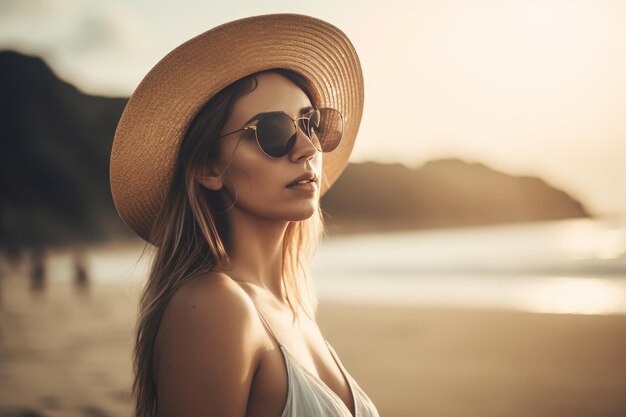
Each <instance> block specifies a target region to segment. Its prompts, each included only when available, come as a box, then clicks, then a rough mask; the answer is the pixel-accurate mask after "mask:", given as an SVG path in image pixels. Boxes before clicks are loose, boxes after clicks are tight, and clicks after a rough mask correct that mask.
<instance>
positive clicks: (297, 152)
mask: <svg viewBox="0 0 626 417" xmlns="http://www.w3.org/2000/svg"><path fill="white" fill-rule="evenodd" d="M317 152H319V151H318V150H317V148H316V147H315V145H313V142H311V139H309V137H308V136H307V134H306V133H304V131H303V130H302V127H301V126H297V129H296V143H295V145H294V146H293V149H292V150H291V153H290V154H289V158H290V159H291V160H292V162H298V161H299V160H300V159H302V158H305V159H312V158H313V157H315V155H316V154H317Z"/></svg>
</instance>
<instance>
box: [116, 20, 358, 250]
mask: <svg viewBox="0 0 626 417" xmlns="http://www.w3.org/2000/svg"><path fill="white" fill-rule="evenodd" d="M270 68H285V69H289V70H292V71H294V72H297V73H299V74H300V75H302V76H303V77H304V78H305V79H306V80H307V82H308V84H309V88H310V90H311V93H312V95H313V98H314V100H315V102H316V104H317V105H318V106H320V107H333V108H336V109H337V110H339V111H340V112H341V113H342V114H343V115H344V118H345V120H344V121H345V127H344V137H343V139H342V142H341V144H340V145H339V146H338V147H337V148H336V149H335V150H334V151H333V152H330V153H325V154H324V159H323V176H322V177H323V180H322V184H321V185H322V188H321V190H320V192H321V194H324V193H325V192H326V191H327V190H328V188H329V187H330V186H331V185H332V184H333V183H334V182H335V181H336V180H337V178H338V177H339V175H340V174H341V172H342V171H343V170H344V169H345V167H346V165H347V162H348V158H349V156H350V153H351V152H352V148H353V146H354V140H355V138H356V135H357V131H358V128H359V124H360V121H361V115H362V111H363V75H362V71H361V66H360V63H359V59H358V56H357V54H356V51H355V50H354V47H353V46H352V44H351V42H350V41H349V39H348V38H347V36H346V35H345V34H344V33H343V32H342V31H341V30H339V29H338V28H337V27H335V26H333V25H331V24H329V23H327V22H325V21H322V20H319V19H316V18H313V17H310V16H305V15H300V14H270V15H261V16H253V17H248V18H244V19H239V20H235V21H232V22H228V23H225V24H223V25H220V26H217V27H215V28H213V29H211V30H209V31H207V32H204V33H202V34H200V35H198V36H196V37H194V38H193V39H190V40H189V41H187V42H185V43H183V44H182V45H180V46H179V47H177V48H176V49H174V50H173V51H171V52H170V53H169V54H167V55H166V56H165V57H164V58H163V59H162V60H161V61H159V62H158V63H157V64H156V65H155V66H154V67H153V68H152V70H150V72H149V73H148V74H147V75H146V76H145V78H144V79H143V80H142V81H141V83H140V84H139V86H138V87H137V89H136V90H135V92H134V93H133V95H132V96H131V97H130V99H129V101H128V104H127V105H126V108H125V109H124V112H123V114H122V117H121V118H120V121H119V124H118V126H117V130H116V132H115V138H114V140H113V147H112V150H111V165H110V181H111V192H112V195H113V201H114V203H115V207H116V209H117V211H118V213H119V215H120V217H121V218H122V220H124V222H125V223H126V224H127V225H128V227H130V228H131V229H132V230H133V231H134V232H135V233H136V234H138V235H139V236H140V237H141V238H142V239H144V240H146V241H148V237H149V234H150V230H151V226H152V224H153V222H154V220H155V218H156V216H157V213H158V211H159V208H160V202H161V201H163V199H164V197H165V195H166V192H167V188H168V186H169V182H170V179H171V177H172V174H173V169H174V165H175V161H176V158H177V152H178V148H179V145H180V143H181V141H182V139H183V137H184V135H185V133H186V130H187V126H188V125H189V123H190V122H191V121H192V120H193V118H194V116H195V115H196V113H197V112H198V111H199V110H200V109H201V108H202V106H203V105H204V104H205V103H206V102H207V101H208V100H209V99H210V98H211V97H213V96H214V95H215V94H216V93H217V92H218V91H220V90H221V89H222V88H224V87H226V86H227V85H229V84H230V83H232V82H234V81H236V80H238V79H240V78H242V77H244V76H246V75H249V74H251V73H254V72H257V71H261V70H265V69H270ZM324 177H325V180H324ZM151 243H153V242H151Z"/></svg>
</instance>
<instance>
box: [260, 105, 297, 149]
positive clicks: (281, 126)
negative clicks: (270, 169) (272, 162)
mask: <svg viewBox="0 0 626 417" xmlns="http://www.w3.org/2000/svg"><path fill="white" fill-rule="evenodd" d="M256 131H257V137H258V138H259V145H261V148H262V149H263V151H264V152H265V153H266V154H268V155H269V156H271V157H274V158H280V157H282V156H285V155H287V154H288V153H289V152H290V151H291V149H292V148H293V145H294V143H295V141H296V130H295V127H294V125H293V121H292V120H291V119H290V118H289V116H287V115H286V114H283V113H279V114H275V115H271V116H267V117H264V118H262V119H261V120H259V122H258V123H257V125H256Z"/></svg>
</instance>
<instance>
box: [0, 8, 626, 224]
mask: <svg viewBox="0 0 626 417" xmlns="http://www.w3.org/2000/svg"><path fill="white" fill-rule="evenodd" d="M279 12H290V13H302V14H308V15H312V16H315V17H318V18H321V19H323V20H326V21H328V22H330V23H332V24H334V25H336V26H337V27H339V28H340V29H341V30H342V31H344V32H345V33H346V34H347V35H348V37H349V38H350V40H351V41H352V43H353V45H354V47H355V48H356V50H357V53H358V55H359V57H360V60H361V64H362V67H363V74H364V81H365V106H364V113H363V119H362V122H361V127H360V129H359V134H358V137H357V142H356V145H355V148H354V151H353V154H352V157H351V161H353V162H362V161H379V162H401V163H404V164H406V165H408V166H410V167H417V166H419V165H421V164H423V163H424V162H426V161H428V160H432V159H438V158H460V159H463V160H466V161H468V162H480V163H483V164H485V165H487V166H489V167H492V168H494V169H497V170H499V171H502V172H505V173H508V174H512V175H530V176H538V177H541V178H542V179H544V180H545V181H546V182H547V183H548V184H550V185H552V186H554V187H557V188H559V189H562V190H564V191H566V192H568V193H569V194H570V195H572V196H573V197H574V198H577V199H579V200H580V201H581V202H582V203H583V204H584V205H585V207H586V208H587V209H588V210H589V211H590V212H591V213H592V214H596V215H614V214H618V215H626V192H624V191H625V190H626V123H625V121H626V1H621V0H585V1H581V0H464V1H461V0H432V1H399V0H387V1H385V2H380V1H370V0H359V1H352V0H344V1H340V2H339V1H330V0H319V1H315V2H311V1H307V2H302V1H293V0H292V1H277V0H264V1H236V0H233V1H228V2H211V1H206V0H178V1H176V2H171V1H170V2H165V1H158V0H125V1H121V0H107V1H97V0H91V1H80V0H0V48H2V49H16V50H20V51H23V52H26V53H31V54H37V55H40V56H42V57H44V59H46V61H47V62H48V63H49V64H50V65H51V66H52V68H53V69H54V71H55V72H56V73H57V74H58V75H59V76H61V77H62V78H64V79H65V80H67V81H69V82H71V83H73V84H75V85H76V86H78V87H79V88H80V89H81V90H83V91H85V92H87V93H91V94H99V95H107V96H129V95H130V94H132V92H133V90H134V88H135V87H136V86H137V85H138V83H139V82H140V81H141V79H142V78H143V76H144V75H145V74H146V73H147V72H148V71H149V70H150V68H151V67H152V66H153V65H154V64H155V63H156V62H158V60H159V59H161V58H162V57H163V56H164V55H165V54H167V53H168V52H169V51H170V50H171V49H173V48H175V47H176V46H178V45H179V44H181V43H182V42H184V41H186V40H187V39H189V38H191V37H193V36H195V35H197V34H199V33H202V32H204V31H206V30H208V29H210V28H212V27H214V26H217V25H219V24H222V23H225V22H227V21H230V20H234V19H238V18H242V17H247V16H252V15H258V14H266V13H279Z"/></svg>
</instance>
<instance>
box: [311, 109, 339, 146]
mask: <svg viewBox="0 0 626 417" xmlns="http://www.w3.org/2000/svg"><path fill="white" fill-rule="evenodd" d="M309 136H310V137H311V140H313V143H314V144H315V146H316V147H317V148H318V150H321V151H322V152H331V151H333V150H335V148H337V146H338V145H339V143H341V138H342V137H343V116H342V115H341V113H340V112H339V111H337V110H335V109H333V108H329V107H326V108H322V109H319V110H316V111H314V112H313V114H311V118H310V121H309Z"/></svg>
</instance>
